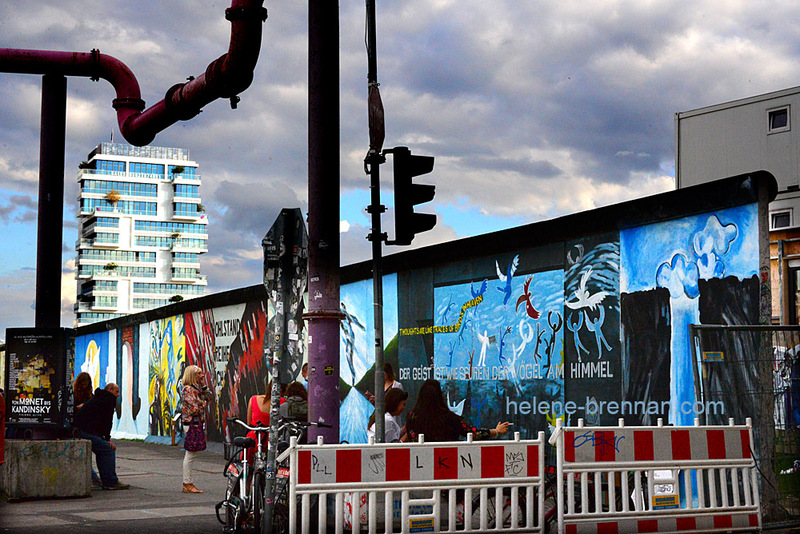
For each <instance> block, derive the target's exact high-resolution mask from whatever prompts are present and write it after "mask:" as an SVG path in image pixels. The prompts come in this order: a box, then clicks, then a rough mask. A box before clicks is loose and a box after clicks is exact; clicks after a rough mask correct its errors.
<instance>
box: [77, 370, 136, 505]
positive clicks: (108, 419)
mask: <svg viewBox="0 0 800 534" xmlns="http://www.w3.org/2000/svg"><path fill="white" fill-rule="evenodd" d="M117 397H119V386H118V385H116V384H114V383H109V384H106V387H105V388H103V389H100V388H97V389H96V390H95V391H94V395H92V398H90V399H89V400H87V401H86V402H84V403H83V407H82V408H81V409H80V410H78V411H77V412H76V413H75V426H76V427H78V428H79V429H80V438H81V439H88V440H89V441H91V442H92V452H93V453H94V455H95V457H96V458H97V469H98V471H100V481H101V484H102V486H103V488H104V489H111V490H123V489H128V488H130V484H123V483H122V482H120V481H119V478H118V477H117V456H116V450H117V447H116V446H115V445H114V444H113V443H111V425H112V422H113V417H114V410H115V409H116V407H117Z"/></svg>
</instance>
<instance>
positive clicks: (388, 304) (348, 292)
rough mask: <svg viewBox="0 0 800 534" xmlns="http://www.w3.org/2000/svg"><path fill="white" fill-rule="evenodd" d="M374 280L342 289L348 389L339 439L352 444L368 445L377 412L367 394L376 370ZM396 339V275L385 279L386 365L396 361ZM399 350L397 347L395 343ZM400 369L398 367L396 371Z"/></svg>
mask: <svg viewBox="0 0 800 534" xmlns="http://www.w3.org/2000/svg"><path fill="white" fill-rule="evenodd" d="M372 286H373V284H372V280H371V279H369V280H363V281H360V282H356V283H353V284H346V285H343V286H342V287H341V290H340V298H341V301H342V302H341V312H342V313H343V314H344V316H345V318H344V319H342V322H341V327H340V334H341V335H340V343H339V351H340V352H339V354H340V358H339V370H340V378H341V382H342V383H343V385H344V387H345V388H346V387H347V386H349V387H350V388H349V391H348V392H347V393H346V395H345V398H344V400H343V401H342V405H341V406H340V408H339V438H340V439H341V440H343V441H347V442H349V443H366V442H367V420H368V419H369V416H370V415H371V414H372V412H373V411H374V410H375V408H374V407H373V406H372V404H370V402H369V401H368V400H367V399H366V397H365V396H364V394H365V393H366V392H367V391H373V390H374V389H375V388H374V385H373V384H374V382H373V381H372V377H373V376H374V375H372V374H371V373H369V374H368V371H371V370H373V369H374V366H375V351H374V347H375V313H374V307H373V300H374V299H373V287H372ZM396 336H397V275H396V274H390V275H387V276H384V277H383V339H384V359H385V361H395V362H396V361H397V353H396V350H395V351H394V352H393V353H392V352H391V350H389V345H390V344H391V343H392V340H394V339H395V338H396ZM395 346H396V343H395ZM396 368H397V365H396V364H395V369H396Z"/></svg>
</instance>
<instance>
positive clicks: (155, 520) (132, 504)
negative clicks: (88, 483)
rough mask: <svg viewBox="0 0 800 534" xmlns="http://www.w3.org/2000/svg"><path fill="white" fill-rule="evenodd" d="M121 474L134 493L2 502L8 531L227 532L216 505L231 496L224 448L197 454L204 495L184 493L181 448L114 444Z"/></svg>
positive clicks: (0, 522)
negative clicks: (223, 528) (227, 486)
mask: <svg viewBox="0 0 800 534" xmlns="http://www.w3.org/2000/svg"><path fill="white" fill-rule="evenodd" d="M114 443H115V444H116V446H117V475H118V476H119V478H120V481H121V482H124V483H126V484H130V485H131V487H130V489H128V490H122V491H109V490H103V489H93V490H92V495H91V497H87V498H79V499H53V500H36V501H24V502H16V503H8V502H5V501H4V500H2V499H0V532H2V533H6V532H8V533H22V532H25V533H30V534H35V533H40V532H41V533H56V534H58V533H69V534H82V533H94V532H97V533H99V532H103V533H108V532H113V533H115V534H124V533H128V532H131V533H138V532H145V533H147V534H160V533H168V532H176V533H178V532H179V533H181V534H189V533H194V532H197V533H201V532H202V533H214V532H218V533H221V532H222V525H221V524H220V523H219V522H218V521H217V519H216V515H215V512H214V505H215V504H216V503H217V502H219V501H221V500H222V499H223V497H224V492H225V478H224V477H223V475H222V470H223V468H224V466H225V460H224V458H223V455H222V446H221V445H220V444H214V443H210V444H209V449H208V450H206V451H203V452H201V453H199V454H198V455H197V458H196V459H195V462H194V482H195V485H196V486H197V487H198V488H200V489H202V490H205V493H202V494H187V493H183V492H182V491H181V488H182V472H183V471H182V469H183V463H182V462H183V455H184V451H183V449H182V448H181V447H180V446H170V445H161V444H154V443H144V442H140V441H126V440H114Z"/></svg>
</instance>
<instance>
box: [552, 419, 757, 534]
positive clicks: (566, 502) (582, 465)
mask: <svg viewBox="0 0 800 534" xmlns="http://www.w3.org/2000/svg"><path fill="white" fill-rule="evenodd" d="M550 442H551V444H555V445H556V455H557V459H556V466H557V470H556V483H557V493H556V494H557V495H558V504H557V506H558V532H559V534H582V533H591V534H594V533H597V534H607V533H623V532H692V531H694V532H696V531H703V532H713V531H736V530H756V529H759V528H760V527H761V512H760V506H759V492H758V479H757V474H756V467H755V461H754V459H753V451H752V446H751V443H752V442H753V436H752V425H751V421H750V420H749V419H748V420H747V424H746V425H744V426H734V425H733V421H732V420H731V421H730V424H729V425H728V426H699V422H697V421H696V422H695V426H693V427H672V426H667V427H665V426H663V425H662V423H661V421H660V420H659V426H655V427H625V426H624V424H623V421H622V420H620V421H619V426H617V427H584V426H583V421H579V424H578V426H577V427H563V426H562V425H561V422H560V421H558V423H557V426H556V430H555V432H554V433H553V435H552V436H551V438H550Z"/></svg>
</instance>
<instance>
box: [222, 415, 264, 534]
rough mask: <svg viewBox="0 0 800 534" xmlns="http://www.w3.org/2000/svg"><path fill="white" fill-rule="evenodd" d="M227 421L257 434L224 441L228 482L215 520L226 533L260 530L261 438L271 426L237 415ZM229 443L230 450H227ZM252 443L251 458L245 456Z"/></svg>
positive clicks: (262, 486) (261, 513)
mask: <svg viewBox="0 0 800 534" xmlns="http://www.w3.org/2000/svg"><path fill="white" fill-rule="evenodd" d="M227 422H228V424H238V425H240V426H242V427H243V428H245V429H246V430H250V431H254V432H255V435H256V438H255V439H253V438H251V437H245V436H237V437H235V438H234V439H233V442H232V443H230V442H226V443H225V452H226V458H228V463H227V464H226V465H225V469H224V470H223V474H224V475H225V476H226V477H227V478H228V486H227V488H226V490H225V500H224V501H222V502H219V503H217V505H216V513H217V520H218V521H219V522H220V523H222V524H223V532H224V533H226V534H238V533H240V532H247V533H254V534H257V533H258V532H260V530H261V516H262V515H263V512H264V488H265V480H266V472H267V461H266V455H265V453H264V450H263V442H264V439H263V438H264V437H265V436H266V434H267V432H269V429H270V428H269V427H268V426H262V425H256V426H250V425H248V424H246V423H245V422H244V421H242V420H240V419H236V418H229V419H228V420H227ZM231 446H232V448H233V450H232V452H231V453H228V450H229V447H231ZM251 447H256V452H255V454H254V455H253V458H252V459H248V458H247V449H249V448H251ZM251 464H252V467H251ZM251 470H252V474H251V473H250V471H251ZM223 508H224V514H225V517H224V519H223V518H222V517H220V510H221V509H223Z"/></svg>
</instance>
